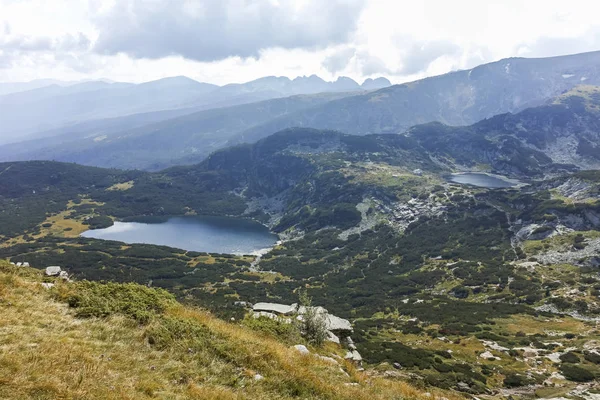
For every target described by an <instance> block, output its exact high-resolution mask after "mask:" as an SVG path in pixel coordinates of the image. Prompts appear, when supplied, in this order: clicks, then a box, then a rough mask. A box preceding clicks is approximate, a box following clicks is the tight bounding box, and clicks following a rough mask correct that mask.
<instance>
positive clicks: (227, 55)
mask: <svg viewBox="0 0 600 400" xmlns="http://www.w3.org/2000/svg"><path fill="white" fill-rule="evenodd" d="M598 15H600V2H598V1H595V0H585V1H584V0H570V1H564V0H561V1H555V0H544V1H539V0H527V1H524V0H485V1H481V0H453V1H447V0H421V1H414V0H412V1H403V0H0V82H21V81H30V80H34V79H59V80H67V81H78V80H88V79H110V80H114V81H127V82H145V81H149V80H155V79H159V78H163V77H168V76H179V75H185V76H188V77H190V78H193V79H196V80H198V81H202V82H209V83H214V84H226V83H232V82H247V81H250V80H253V79H257V78H259V77H262V76H269V75H275V76H288V77H290V78H294V77H297V76H303V75H311V74H317V75H319V76H320V77H322V78H324V79H326V80H334V79H336V78H337V77H339V76H349V77H351V78H353V79H355V80H357V81H358V82H362V81H363V80H364V79H365V78H369V77H372V78H374V77H378V76H385V77H387V78H389V79H390V80H391V81H392V82H393V83H401V82H406V81H411V80H416V79H420V78H424V77H427V76H432V75H439V74H442V73H446V72H449V71H453V70H458V69H468V68H472V67H474V66H476V65H479V64H483V63H486V62H492V61H496V60H499V59H501V58H506V57H515V56H516V57H548V56H556V55H565V54H573V53H579V52H585V51H595V50H600V18H598Z"/></svg>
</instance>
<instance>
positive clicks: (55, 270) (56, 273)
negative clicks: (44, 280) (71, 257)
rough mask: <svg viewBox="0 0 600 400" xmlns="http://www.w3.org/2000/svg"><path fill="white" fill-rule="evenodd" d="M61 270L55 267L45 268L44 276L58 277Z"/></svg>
mask: <svg viewBox="0 0 600 400" xmlns="http://www.w3.org/2000/svg"><path fill="white" fill-rule="evenodd" d="M61 272H62V269H61V268H60V267H57V266H52V267H46V272H45V273H46V276H59V275H60V273H61Z"/></svg>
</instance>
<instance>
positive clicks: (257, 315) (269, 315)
mask: <svg viewBox="0 0 600 400" xmlns="http://www.w3.org/2000/svg"><path fill="white" fill-rule="evenodd" d="M252 317H253V318H255V319H258V318H260V317H265V318H270V319H277V318H278V317H277V315H275V314H273V313H270V312H266V311H257V312H253V313H252Z"/></svg>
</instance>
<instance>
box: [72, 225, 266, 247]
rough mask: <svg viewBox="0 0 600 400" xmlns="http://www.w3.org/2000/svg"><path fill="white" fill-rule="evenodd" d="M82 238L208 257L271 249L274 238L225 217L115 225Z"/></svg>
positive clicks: (254, 227) (259, 228) (90, 231)
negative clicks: (173, 248)
mask: <svg viewBox="0 0 600 400" xmlns="http://www.w3.org/2000/svg"><path fill="white" fill-rule="evenodd" d="M82 236H84V237H88V238H95V239H105V240H117V241H120V242H125V243H129V244H132V243H146V244H156V245H163V246H170V247H176V248H179V249H184V250H190V251H204V252H208V253H228V254H251V253H256V252H259V251H261V250H264V249H266V248H270V247H273V245H275V243H276V242H277V240H278V238H277V236H276V235H274V234H272V233H271V232H269V230H268V229H267V228H266V227H265V226H263V225H261V224H259V223H257V222H254V221H249V220H245V219H240V218H227V217H200V216H198V217H196V216H194V217H173V218H170V219H168V220H167V221H163V222H159V223H140V222H115V224H114V225H113V226H111V227H109V228H105V229H95V230H89V231H86V232H84V233H83V234H82Z"/></svg>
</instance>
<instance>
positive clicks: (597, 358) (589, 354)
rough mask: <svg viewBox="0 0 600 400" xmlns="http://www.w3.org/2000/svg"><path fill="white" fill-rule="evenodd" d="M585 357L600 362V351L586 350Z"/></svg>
mask: <svg viewBox="0 0 600 400" xmlns="http://www.w3.org/2000/svg"><path fill="white" fill-rule="evenodd" d="M583 357H584V358H585V359H586V361H589V362H591V363H594V364H600V354H598V353H592V352H590V351H586V352H585V353H584V356H583Z"/></svg>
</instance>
